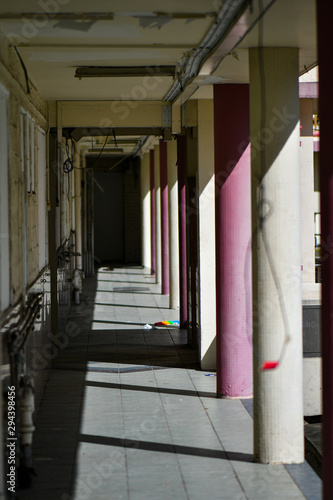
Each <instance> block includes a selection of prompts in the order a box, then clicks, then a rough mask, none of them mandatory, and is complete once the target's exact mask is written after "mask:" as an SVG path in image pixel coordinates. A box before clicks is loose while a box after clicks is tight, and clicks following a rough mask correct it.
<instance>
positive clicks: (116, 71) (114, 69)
mask: <svg viewBox="0 0 333 500" xmlns="http://www.w3.org/2000/svg"><path fill="white" fill-rule="evenodd" d="M175 71H176V67H175V66H80V67H79V68H76V71H75V78H80V79H81V78H103V77H106V78H110V77H117V76H118V77H119V76H120V77H124V76H132V77H133V76H138V77H141V76H172V77H174V76H175Z"/></svg>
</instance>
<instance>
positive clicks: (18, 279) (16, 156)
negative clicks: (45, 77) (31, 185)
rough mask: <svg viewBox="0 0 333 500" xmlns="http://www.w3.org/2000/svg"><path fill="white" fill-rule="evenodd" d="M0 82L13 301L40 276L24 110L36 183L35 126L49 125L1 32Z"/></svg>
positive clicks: (40, 102) (34, 194) (41, 104)
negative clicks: (26, 171) (24, 156)
mask: <svg viewBox="0 0 333 500" xmlns="http://www.w3.org/2000/svg"><path fill="white" fill-rule="evenodd" d="M0 83H1V84H2V85H3V86H4V87H5V88H6V89H7V91H8V92H9V143H10V159H9V177H8V182H9V234H10V269H11V272H10V289H11V303H12V304H14V303H16V302H17V301H18V300H19V298H20V297H21V296H22V295H23V294H24V292H25V285H28V284H30V283H32V282H33V281H34V280H35V279H36V277H37V275H38V271H39V269H38V252H39V250H38V212H37V193H38V191H37V189H38V188H37V186H36V189H35V192H31V193H29V194H28V192H27V191H28V189H27V185H26V175H22V164H21V150H22V143H21V133H22V131H21V119H20V116H21V110H22V109H24V110H25V111H26V112H27V113H29V115H30V116H31V118H32V120H34V133H33V142H32V144H31V148H33V151H32V150H31V154H33V153H34V154H33V157H34V165H33V168H34V172H35V182H36V183H37V157H38V155H37V134H36V127H37V126H39V127H41V128H43V129H44V130H45V129H46V128H47V105H46V102H45V101H44V100H43V99H42V98H41V96H40V95H39V94H38V92H37V91H36V90H35V88H34V87H33V86H32V85H30V86H29V87H30V94H28V92H27V91H28V89H27V82H26V80H25V76H24V71H23V67H22V65H21V62H20V60H19V58H18V56H17V54H16V52H15V49H14V48H13V47H10V46H9V41H8V40H7V39H6V38H5V37H4V36H3V35H0ZM25 203H26V204H27V221H26V222H27V224H26V225H27V233H26V234H27V251H28V255H27V263H28V270H27V283H26V282H25V281H26V280H25V274H26V273H25V269H24V267H25V258H24V242H23V239H24V226H25V215H24V204H25Z"/></svg>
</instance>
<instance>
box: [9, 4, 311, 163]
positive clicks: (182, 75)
mask: <svg viewBox="0 0 333 500" xmlns="http://www.w3.org/2000/svg"><path fill="white" fill-rule="evenodd" d="M315 5H316V2H315V0H292V1H290V0H252V1H246V0H208V1H207V0H181V1H179V0H168V2H165V0H164V1H162V0H136V1H134V0H113V1H106V0H94V2H91V1H90V0H89V1H88V0H15V2H11V3H10V8H8V7H7V2H1V4H0V28H1V30H2V31H4V32H5V33H6V34H7V36H8V37H9V40H10V42H11V43H12V44H13V45H16V46H17V49H18V51H19V54H20V56H21V57H22V60H23V62H24V64H25V66H26V69H27V72H28V75H29V79H30V80H31V82H32V84H33V85H35V87H36V88H38V90H39V91H40V93H41V95H42V96H43V97H44V98H45V99H46V100H49V101H66V100H94V101H96V100H127V101H128V100H136V99H137V100H154V101H162V100H164V99H167V100H169V101H172V102H173V101H175V100H176V99H181V101H180V102H181V103H182V102H184V101H185V100H186V99H188V98H191V97H192V98H193V97H196V98H211V96H212V86H211V84H212V83H224V82H225V83H232V82H234V83H243V82H248V48H249V47H254V46H258V42H260V39H259V35H260V33H259V29H258V28H259V26H260V28H261V30H262V31H261V40H262V42H263V43H264V45H267V46H289V47H290V46H291V47H299V48H300V72H302V70H303V71H304V68H308V67H312V66H313V65H314V64H315V63H316V59H317V56H316V17H315ZM259 18H261V21H260V22H258V19H259ZM260 23H261V24H260ZM84 66H103V67H105V66H106V67H116V68H119V67H121V68H123V70H122V71H120V75H118V76H112V77H104V78H82V79H79V78H76V77H75V71H76V68H78V67H84ZM163 66H168V67H170V66H171V67H173V68H174V74H172V71H171V73H170V72H169V74H168V75H166V76H158V72H159V71H160V68H161V67H163ZM138 67H141V68H148V69H147V75H148V76H149V75H150V74H153V75H157V78H155V81H156V82H157V83H158V84H156V85H143V82H144V81H147V80H144V78H147V77H143V76H142V74H140V76H136V75H135V74H134V75H131V76H129V75H128V74H126V73H127V70H126V68H138ZM171 69H172V68H171ZM134 71H136V70H135V69H134ZM111 139H112V138H111ZM123 139H124V140H125V139H126V138H123ZM127 139H128V138H127ZM134 139H135V141H134V142H135V143H130V142H127V143H122V146H120V145H119V148H118V149H120V148H122V149H123V151H124V154H128V153H129V152H131V151H134V150H135V147H136V146H137V143H138V141H139V139H140V136H136V137H132V140H134ZM97 140H98V141H99V143H98V144H95V146H96V149H97V150H98V147H99V145H100V143H101V142H102V141H101V138H97ZM83 141H87V144H88V143H89V142H90V141H91V138H89V137H88V138H86V139H82V142H83ZM102 144H104V142H103V143H102ZM119 144H120V140H119ZM111 145H112V141H111V143H110V147H111ZM106 147H107V146H106ZM131 148H132V149H131ZM88 149H89V148H88Z"/></svg>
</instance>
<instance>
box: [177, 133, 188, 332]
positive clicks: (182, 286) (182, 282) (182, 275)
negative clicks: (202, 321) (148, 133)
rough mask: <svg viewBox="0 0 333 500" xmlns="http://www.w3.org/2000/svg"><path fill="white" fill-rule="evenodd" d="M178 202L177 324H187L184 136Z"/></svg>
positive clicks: (181, 143)
mask: <svg viewBox="0 0 333 500" xmlns="http://www.w3.org/2000/svg"><path fill="white" fill-rule="evenodd" d="M178 200H179V322H180V327H181V328H186V327H187V323H188V317H187V314H188V311H187V260H186V136H183V135H179V136H178Z"/></svg>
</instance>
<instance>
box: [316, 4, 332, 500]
mask: <svg viewBox="0 0 333 500" xmlns="http://www.w3.org/2000/svg"><path fill="white" fill-rule="evenodd" d="M332 16H333V5H332V3H331V2H325V1H324V0H318V1H317V28H318V29H317V32H318V58H319V117H320V186H321V241H322V248H323V250H322V273H321V274H322V319H321V324H322V326H321V329H322V356H323V372H322V375H323V480H324V488H323V499H324V500H331V499H332V498H333V316H332V311H333V246H332V238H333V217H332V214H333V167H332V116H333V96H332V82H333V68H332V64H331V61H332V57H333V48H332V44H331V43H330V42H331V37H332V35H331V32H332Z"/></svg>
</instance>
